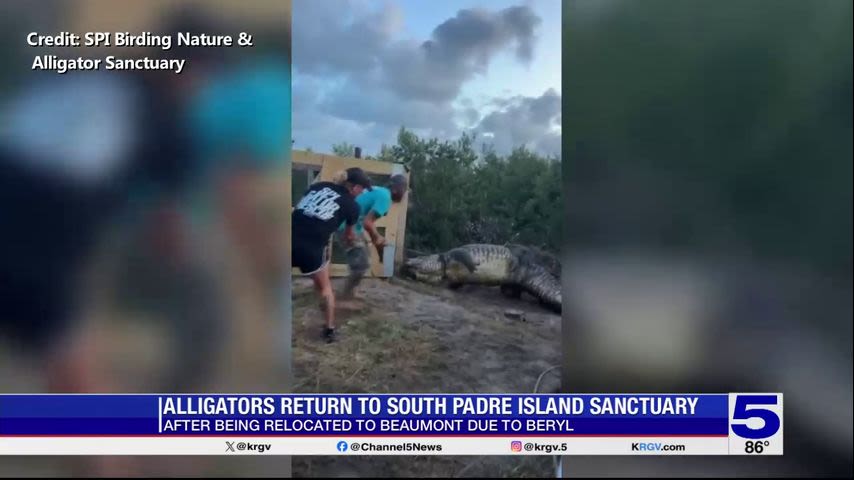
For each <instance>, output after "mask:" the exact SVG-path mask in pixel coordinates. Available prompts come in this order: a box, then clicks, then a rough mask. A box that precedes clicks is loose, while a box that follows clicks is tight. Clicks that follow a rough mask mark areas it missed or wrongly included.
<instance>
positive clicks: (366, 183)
mask: <svg viewBox="0 0 854 480" xmlns="http://www.w3.org/2000/svg"><path fill="white" fill-rule="evenodd" d="M347 181H348V182H350V183H352V184H353V185H361V186H363V187H365V189H366V190H368V191H371V190H373V187H371V179H370V177H368V174H366V173H365V171H364V170H362V169H361V168H359V167H352V168H348V169H347Z"/></svg>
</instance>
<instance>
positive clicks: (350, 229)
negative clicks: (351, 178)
mask: <svg viewBox="0 0 854 480" xmlns="http://www.w3.org/2000/svg"><path fill="white" fill-rule="evenodd" d="M358 221H359V205H358V204H357V203H356V202H355V201H350V202H349V203H348V205H347V214H346V217H345V220H344V222H345V227H344V240H346V241H347V243H348V244H350V245H352V244H353V243H354V242H355V241H356V230H355V228H354V227H355V226H356V222H358Z"/></svg>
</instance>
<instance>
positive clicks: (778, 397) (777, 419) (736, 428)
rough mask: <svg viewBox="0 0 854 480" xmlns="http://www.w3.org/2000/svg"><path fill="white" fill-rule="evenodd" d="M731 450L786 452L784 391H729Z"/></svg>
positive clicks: (750, 453) (746, 452)
mask: <svg viewBox="0 0 854 480" xmlns="http://www.w3.org/2000/svg"><path fill="white" fill-rule="evenodd" d="M729 453H730V454H731V455H736V454H737V455H757V454H758V455H782V454H783V394H781V393H731V394H730V395H729Z"/></svg>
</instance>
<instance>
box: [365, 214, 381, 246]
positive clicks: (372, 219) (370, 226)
mask: <svg viewBox="0 0 854 480" xmlns="http://www.w3.org/2000/svg"><path fill="white" fill-rule="evenodd" d="M376 221H377V215H376V213H375V212H374V211H373V210H371V211H370V212H368V214H367V215H365V219H364V220H363V222H362V224H363V225H364V226H365V231H366V232H368V235H369V236H370V237H371V242H373V244H374V245H376V246H378V247H382V246H383V245H385V238H383V236H382V235H380V232H379V231H377V225H376Z"/></svg>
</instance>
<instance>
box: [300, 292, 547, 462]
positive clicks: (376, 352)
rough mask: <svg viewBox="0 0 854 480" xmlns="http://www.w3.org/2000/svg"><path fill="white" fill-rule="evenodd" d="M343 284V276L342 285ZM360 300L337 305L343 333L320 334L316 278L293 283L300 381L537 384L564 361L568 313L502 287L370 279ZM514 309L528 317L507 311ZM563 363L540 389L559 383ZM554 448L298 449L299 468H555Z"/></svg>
mask: <svg viewBox="0 0 854 480" xmlns="http://www.w3.org/2000/svg"><path fill="white" fill-rule="evenodd" d="M340 286H341V284H340V283H336V288H340ZM358 295H359V296H360V298H361V300H359V301H356V302H352V303H351V304H350V305H348V306H346V308H345V306H344V305H342V308H339V309H338V319H337V320H338V321H337V323H338V327H339V338H338V342H336V343H334V344H331V345H327V344H325V343H324V342H323V341H322V340H321V337H320V333H321V325H322V316H321V313H320V311H319V309H318V306H317V299H316V296H315V295H314V294H313V291H312V288H311V284H310V283H309V282H306V281H303V280H302V279H299V280H295V285H294V294H293V299H294V317H293V321H294V324H293V331H294V350H293V365H294V391H295V392H305V393H308V392H321V393H333V392H337V393H341V392H346V393H363V392H364V393H434V392H435V393H439V392H442V393H464V392H468V393H471V392H476V393H531V392H533V391H534V388H535V386H536V384H537V380H538V378H540V375H541V374H543V372H546V370H548V369H549V368H550V367H552V366H555V365H559V364H560V361H561V340H560V338H561V337H560V328H561V317H560V315H557V314H554V313H551V312H549V311H547V310H545V309H544V308H542V307H540V306H539V305H538V304H537V303H536V302H535V301H533V299H531V298H523V300H514V299H510V298H505V297H503V296H502V295H501V294H500V292H499V291H498V289H497V288H485V287H476V286H466V287H463V288H461V289H459V290H456V291H450V290H447V289H442V288H436V287H432V286H429V285H424V284H420V283H415V282H410V281H405V280H399V279H392V280H382V279H366V280H365V281H364V282H363V284H362V285H361V286H360V287H359V290H358ZM508 309H513V310H518V311H521V312H524V317H525V319H524V321H523V320H520V319H511V318H507V317H505V315H504V312H505V311H506V310H508ZM559 388H560V370H559V369H553V370H551V371H549V372H547V373H546V374H545V375H543V376H542V379H541V381H540V384H539V386H538V391H539V392H540V393H551V392H557V391H558V390H559ZM553 461H554V460H553V458H552V457H512V456H507V457H503V456H484V457H457V456H447V457H431V456H424V457H420V456H415V457H392V456H383V457H293V475H294V476H295V477H308V476H320V475H323V476H331V477H342V476H343V477H351V476H366V477H367V476H380V477H404V476H422V477H424V476H441V477H462V476H466V477H468V476H471V477H535V476H536V477H554V464H553Z"/></svg>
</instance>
